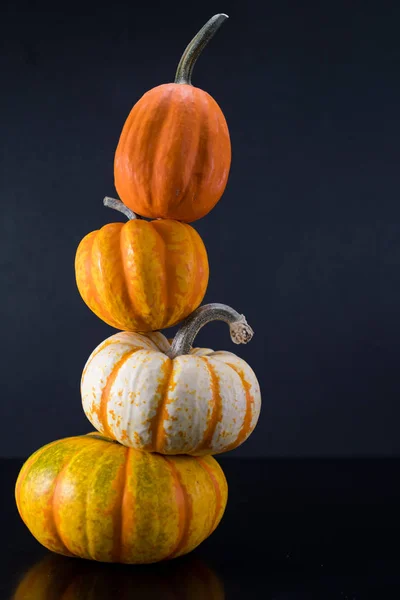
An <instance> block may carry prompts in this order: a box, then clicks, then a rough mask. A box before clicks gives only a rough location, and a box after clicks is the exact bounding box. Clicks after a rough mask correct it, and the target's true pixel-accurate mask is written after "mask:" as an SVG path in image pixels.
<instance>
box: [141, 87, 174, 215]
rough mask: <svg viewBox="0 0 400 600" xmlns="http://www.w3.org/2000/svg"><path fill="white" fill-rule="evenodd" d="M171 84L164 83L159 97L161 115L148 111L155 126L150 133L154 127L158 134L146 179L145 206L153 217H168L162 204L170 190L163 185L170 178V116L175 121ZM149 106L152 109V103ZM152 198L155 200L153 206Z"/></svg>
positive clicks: (171, 136)
mask: <svg viewBox="0 0 400 600" xmlns="http://www.w3.org/2000/svg"><path fill="white" fill-rule="evenodd" d="M171 86H174V84H166V88H165V89H164V94H163V95H162V96H161V98H160V101H159V104H158V111H160V107H161V106H162V105H163V112H162V113H161V115H160V114H158V115H157V118H155V112H153V113H150V114H151V120H152V121H153V120H154V122H155V124H156V125H157V128H156V127H150V128H149V131H150V133H151V134H152V133H153V131H154V129H156V133H157V134H158V139H157V143H156V144H154V152H153V155H152V157H151V163H150V167H149V169H150V176H149V178H148V179H147V181H148V190H149V193H148V201H147V206H148V207H149V208H150V210H151V211H152V216H153V218H157V217H161V218H168V215H167V214H166V213H165V209H164V205H165V201H166V198H165V196H167V200H168V196H170V194H171V192H170V190H168V189H167V188H166V185H165V182H166V181H169V180H172V177H171V167H170V165H169V164H168V163H166V160H167V158H168V156H169V155H170V154H171V147H173V145H174V136H173V132H172V131H171V123H169V120H170V117H171V116H172V119H171V121H172V124H174V123H175V120H174V118H173V115H174V113H175V111H174V109H175V100H174V93H175V89H174V87H171ZM151 108H152V110H153V111H154V107H153V105H152V107H151ZM148 139H151V137H150V138H149V137H147V139H146V140H145V145H148V142H147V140H148ZM156 165H157V166H156ZM153 199H154V201H155V202H154V207H153Z"/></svg>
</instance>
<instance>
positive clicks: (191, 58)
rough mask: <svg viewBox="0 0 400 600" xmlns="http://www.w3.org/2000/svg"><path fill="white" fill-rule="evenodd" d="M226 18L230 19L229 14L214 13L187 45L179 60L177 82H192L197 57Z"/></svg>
mask: <svg viewBox="0 0 400 600" xmlns="http://www.w3.org/2000/svg"><path fill="white" fill-rule="evenodd" d="M226 19H228V15H225V14H223V13H221V14H218V15H214V16H213V17H211V19H210V20H209V21H207V23H206V24H205V25H204V26H203V27H202V28H201V29H200V31H199V32H198V33H197V34H196V35H195V36H194V38H193V39H192V41H191V42H190V43H189V44H188V45H187V47H186V50H185V52H184V53H183V54H182V58H181V60H180V61H179V65H178V68H177V70H176V75H175V83H186V84H187V85H191V84H192V82H191V79H192V73H193V67H194V65H195V63H196V61H197V59H198V58H199V56H200V54H201V52H202V51H203V49H204V48H205V46H207V44H208V42H209V41H210V40H211V38H212V37H214V35H215V34H216V33H217V31H218V29H219V28H220V27H221V25H222V23H223V22H224V21H225V20H226Z"/></svg>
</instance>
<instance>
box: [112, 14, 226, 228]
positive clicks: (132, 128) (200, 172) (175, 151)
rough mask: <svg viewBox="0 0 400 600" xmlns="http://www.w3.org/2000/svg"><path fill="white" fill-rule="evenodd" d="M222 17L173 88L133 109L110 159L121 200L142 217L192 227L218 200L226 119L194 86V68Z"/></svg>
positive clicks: (185, 60)
mask: <svg viewBox="0 0 400 600" xmlns="http://www.w3.org/2000/svg"><path fill="white" fill-rule="evenodd" d="M226 18H227V16H226V15H216V16H214V17H212V19H210V20H209V21H208V23H206V25H205V26H204V27H203V28H202V29H201V31H200V32H199V33H198V34H197V35H196V36H195V38H194V39H193V40H192V41H191V42H190V44H189V45H188V47H187V48H186V50H185V52H184V54H183V56H182V59H181V62H180V63H179V66H178V70H177V73H176V77H175V82H174V83H168V84H164V85H160V86H157V87H155V88H153V89H151V90H150V91H148V92H147V93H146V94H144V96H142V98H141V99H140V100H139V101H138V102H137V103H136V104H135V105H134V107H133V108H132V110H131V112H130V114H129V116H128V118H127V120H126V122H125V125H124V127H123V130H122V133H121V137H120V139H119V143H118V146H117V149H116V153H115V160H114V180H115V187H116V189H117V192H118V194H119V196H120V198H121V199H122V201H123V202H124V203H125V204H126V205H127V206H128V207H129V208H131V209H132V210H133V211H134V212H136V213H138V214H139V215H142V216H145V217H149V218H164V219H177V220H179V221H185V222H191V221H195V220H197V219H200V218H201V217H203V216H204V215H206V214H207V213H208V212H209V211H210V210H211V209H212V208H213V207H214V206H215V204H216V203H217V202H218V200H219V199H220V198H221V196H222V194H223V192H224V190H225V187H226V183H227V180H228V175H229V168H230V164H231V144H230V137H229V131H228V126H227V124H226V121H225V117H224V115H223V113H222V111H221V109H220V107H219V106H218V104H217V103H216V101H215V100H214V99H213V98H212V97H211V96H210V95H209V94H207V92H205V91H203V90H201V89H199V88H196V87H193V86H192V85H191V73H192V70H193V66H194V63H195V61H196V60H197V57H198V55H199V54H200V52H201V50H202V49H203V47H204V46H205V45H206V43H207V42H208V40H209V39H210V38H211V37H212V36H213V35H214V33H215V32H216V31H217V29H218V28H219V27H220V25H221V24H222V23H223V21H224V20H225V19H226Z"/></svg>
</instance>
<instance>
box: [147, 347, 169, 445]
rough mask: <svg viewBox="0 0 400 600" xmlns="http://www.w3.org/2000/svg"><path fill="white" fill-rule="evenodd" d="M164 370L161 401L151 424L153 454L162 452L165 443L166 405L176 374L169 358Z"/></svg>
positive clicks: (161, 383)
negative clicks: (174, 374)
mask: <svg viewBox="0 0 400 600" xmlns="http://www.w3.org/2000/svg"><path fill="white" fill-rule="evenodd" d="M163 370H164V374H165V378H163V379H162V380H161V381H160V383H159V394H160V400H159V402H158V407H157V410H156V414H155V415H154V417H153V419H152V422H151V429H152V438H151V445H152V450H153V452H162V450H163V447H164V443H165V439H164V438H165V429H164V421H165V419H166V417H167V406H166V405H167V399H168V391H169V388H170V385H171V380H172V377H173V372H174V361H173V360H171V359H169V358H168V357H167V360H166V361H165V362H164V364H163ZM157 391H158V390H157Z"/></svg>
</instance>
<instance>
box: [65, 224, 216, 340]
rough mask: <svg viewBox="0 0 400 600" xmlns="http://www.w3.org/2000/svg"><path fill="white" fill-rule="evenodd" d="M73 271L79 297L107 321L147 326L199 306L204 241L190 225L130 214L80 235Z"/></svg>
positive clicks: (172, 320)
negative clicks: (136, 217)
mask: <svg viewBox="0 0 400 600" xmlns="http://www.w3.org/2000/svg"><path fill="white" fill-rule="evenodd" d="M75 274H76V283H77V286H78V290H79V292H80V294H81V296H82V298H83V300H84V302H85V303H86V304H87V306H88V307H89V308H90V309H91V310H92V311H93V312H94V313H95V314H96V315H97V316H98V317H99V318H100V319H102V320H103V321H105V322H106V323H107V324H108V325H111V326H112V327H115V328H116V329H123V330H128V331H153V330H157V329H163V328H165V327H170V326H172V325H175V324H176V323H178V322H179V321H181V320H182V319H184V318H185V317H186V316H187V315H189V314H190V313H191V312H192V311H193V310H194V309H195V308H197V307H198V306H199V304H200V303H201V301H202V299H203V297H204V294H205V292H206V289H207V284H208V277H209V267H208V258H207V251H206V249H205V246H204V243H203V241H202V239H201V237H200V236H199V234H198V233H197V232H196V231H195V230H194V229H193V227H191V226H190V225H187V224H185V223H179V222H178V221H171V220H159V221H152V222H148V221H144V220H141V219H137V220H136V219H135V220H131V221H128V222H127V223H110V224H108V225H105V226H104V227H102V228H101V229H100V230H98V231H93V232H91V233H89V234H88V235H87V236H85V237H84V238H83V240H82V241H81V243H80V244H79V246H78V249H77V253H76V258H75Z"/></svg>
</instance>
